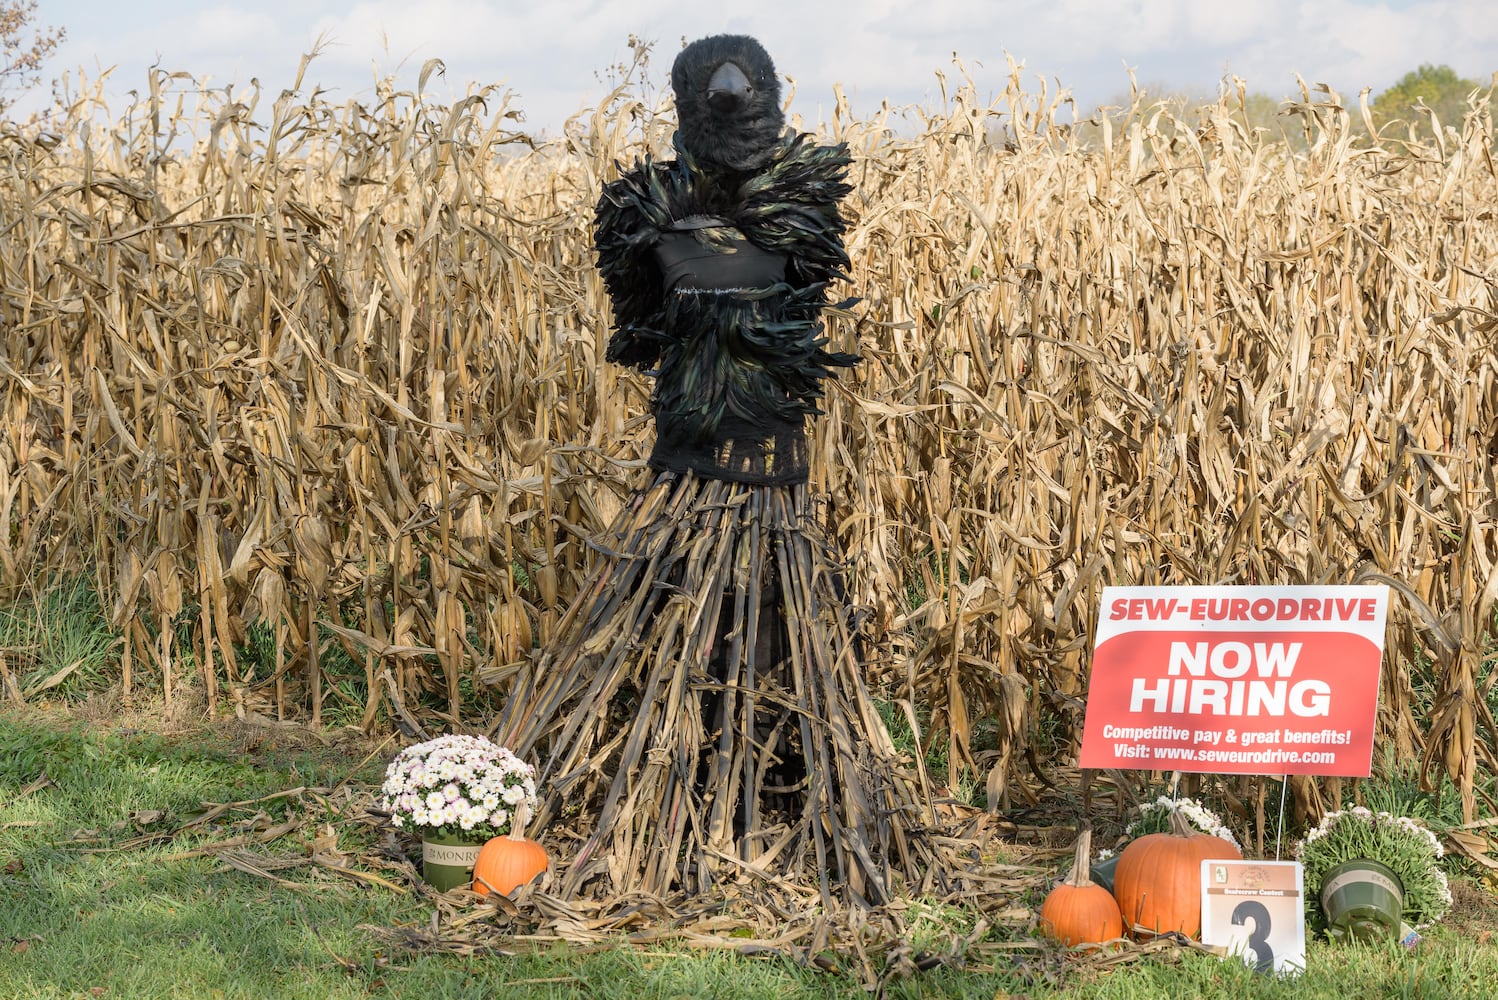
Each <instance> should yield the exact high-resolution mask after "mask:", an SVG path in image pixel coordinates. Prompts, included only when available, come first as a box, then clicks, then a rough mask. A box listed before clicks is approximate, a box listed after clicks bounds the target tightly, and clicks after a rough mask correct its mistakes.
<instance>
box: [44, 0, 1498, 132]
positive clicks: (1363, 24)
mask: <svg viewBox="0 0 1498 1000" xmlns="http://www.w3.org/2000/svg"><path fill="white" fill-rule="evenodd" d="M68 7H69V10H67V11H62V12H56V11H48V10H46V9H44V10H43V11H42V14H43V20H47V19H49V18H50V19H51V20H53V21H59V22H60V23H63V24H64V25H65V26H66V27H67V28H68V30H69V34H70V38H69V40H68V42H67V43H66V44H65V48H64V50H63V51H61V52H59V54H58V56H57V57H56V58H55V59H54V60H53V61H52V63H51V64H50V65H49V67H48V68H49V69H50V70H53V71H56V72H61V71H62V70H64V69H67V68H70V67H76V66H78V65H79V64H82V65H84V66H86V67H88V69H89V72H90V73H92V72H93V67H94V66H95V65H96V61H97V64H102V65H104V66H108V65H110V64H112V63H118V64H119V69H118V70H117V71H116V76H115V78H114V79H113V81H112V82H113V84H114V90H115V91H116V92H123V91H125V90H128V89H132V88H135V89H141V88H143V87H144V84H145V78H146V68H147V67H148V66H150V65H152V64H153V63H154V62H155V61H156V60H157V58H158V57H159V58H160V61H161V65H162V66H163V67H164V68H166V69H170V70H185V71H188V72H191V73H193V74H195V75H197V76H204V75H208V76H211V77H212V81H213V83H215V84H217V85H222V84H225V83H229V82H235V83H236V85H237V86H239V87H241V88H242V87H245V86H247V85H248V83H249V79H250V78H251V77H252V76H254V77H258V78H259V79H260V80H261V81H262V83H263V84H264V85H265V87H266V88H267V89H270V90H278V89H279V88H281V87H284V86H288V85H289V84H290V82H291V80H292V78H293V75H294V74H295V72H296V67H297V62H298V59H299V57H300V56H301V54H302V53H303V52H305V51H308V50H309V49H310V48H311V46H312V45H313V43H314V41H315V40H316V39H317V38H318V37H319V35H321V34H323V33H326V34H327V37H328V38H329V40H330V44H329V45H328V46H327V48H326V49H325V50H324V52H323V53H322V55H321V56H320V57H319V58H318V59H317V60H315V61H314V62H313V64H312V66H311V68H310V69H309V72H308V79H307V84H308V86H309V87H310V85H312V84H320V85H321V86H323V87H324V88H325V89H330V90H332V91H333V92H334V95H333V96H334V97H335V98H356V97H360V96H368V94H369V93H370V92H371V90H372V87H373V83H374V80H375V78H376V76H377V75H388V74H398V78H399V81H400V83H401V85H402V86H414V85H415V82H416V77H417V74H418V73H419V72H420V69H421V66H422V64H423V63H424V62H425V61H426V60H428V59H431V58H439V59H441V60H442V61H443V63H444V64H445V66H446V74H445V77H443V78H441V79H433V80H432V81H430V82H429V85H428V86H429V90H430V91H431V92H432V94H433V95H434V96H435V97H437V98H439V99H448V98H451V97H456V96H458V95H461V94H463V93H465V92H466V91H467V90H468V89H469V87H470V85H486V84H495V83H500V82H503V83H504V84H505V86H506V87H507V88H509V89H510V90H512V91H513V92H515V94H516V95H517V100H516V102H515V103H516V104H518V106H519V107H520V108H522V109H523V110H524V111H525V112H526V114H527V118H528V122H529V124H530V126H531V127H532V128H536V129H539V128H546V129H549V130H553V131H554V130H556V129H557V128H559V127H560V124H561V122H562V120H563V119H564V118H565V117H567V116H568V115H570V114H571V113H573V112H575V111H577V110H579V109H581V108H583V107H586V106H591V105H592V104H593V103H595V102H597V101H598V100H600V99H601V98H602V97H603V96H604V95H605V94H606V93H607V90H608V79H609V76H608V71H609V69H610V67H611V66H613V65H615V64H617V63H620V62H621V61H627V59H628V57H629V51H628V48H627V45H626V42H627V39H628V38H629V37H630V36H631V35H636V36H639V37H641V38H643V39H645V40H646V41H649V42H653V43H654V49H653V51H652V58H651V69H650V78H649V82H650V84H651V85H652V86H653V87H654V88H657V89H659V88H662V87H665V86H667V77H668V70H669V68H670V64H671V60H672V59H673V58H674V56H675V54H676V52H677V50H678V48H679V46H680V43H681V40H682V38H683V37H685V38H688V39H691V38H697V37H700V36H702V35H706V34H712V33H715V32H719V31H733V32H743V33H748V34H753V35H755V36H756V37H758V38H759V39H760V40H761V41H762V42H763V43H764V44H765V47H766V48H767V49H768V50H769V51H770V54H771V55H772V56H773V57H774V59H775V61H776V65H777V67H778V68H779V69H780V70H781V72H782V73H785V74H787V75H789V76H790V77H792V78H794V79H795V81H796V85H797V98H796V103H795V105H794V106H793V110H794V111H797V112H799V113H800V114H802V115H803V117H806V118H809V119H816V118H817V117H819V114H820V113H821V112H822V111H823V110H824V109H826V108H829V107H830V106H831V103H832V97H833V95H832V87H833V84H834V83H841V84H842V85H843V87H844V89H845V91H846V92H847V93H848V95H849V97H850V98H851V99H852V101H853V103H854V108H855V110H856V111H860V112H865V113H866V112H869V111H872V110H873V109H874V108H876V107H877V106H878V104H879V102H880V101H881V100H882V99H886V98H887V99H888V100H889V101H890V102H891V103H892V104H895V105H904V104H908V103H911V102H916V101H925V102H928V103H934V102H935V101H936V100H937V99H938V90H937V83H936V73H937V72H938V71H942V72H945V73H946V74H947V76H948V78H952V77H953V76H954V68H953V66H952V58H953V55H954V54H955V55H956V56H957V57H958V58H960V59H961V60H962V63H963V65H964V66H965V67H966V68H967V70H968V71H969V72H970V73H971V74H972V76H973V77H974V79H975V81H976V83H977V84H978V88H979V91H980V95H982V96H987V95H988V94H992V93H997V92H999V91H1001V90H1002V89H1003V87H1004V85H1005V82H1006V79H1007V76H1008V69H1007V64H1006V53H1008V54H1011V55H1013V57H1014V58H1015V59H1017V60H1020V61H1021V62H1023V64H1024V78H1023V79H1024V82H1025V84H1026V86H1027V88H1031V89H1038V87H1039V80H1040V79H1044V80H1045V81H1046V82H1047V85H1048V87H1050V88H1051V89H1052V90H1053V91H1054V89H1055V86H1056V84H1057V83H1058V82H1059V84H1060V86H1062V87H1064V88H1067V89H1069V90H1071V91H1072V93H1073V94H1074V95H1075V97H1076V99H1077V102H1078V104H1079V106H1080V107H1081V108H1082V109H1083V110H1085V109H1087V108H1089V107H1090V106H1092V105H1093V104H1096V103H1099V102H1103V101H1107V100H1110V99H1112V98H1114V97H1116V96H1118V95H1120V94H1122V93H1124V92H1126V91H1127V89H1128V84H1129V78H1128V74H1127V71H1126V68H1125V67H1132V68H1133V69H1134V70H1135V71H1136V75H1137V77H1138V79H1139V81H1140V82H1141V83H1147V84H1158V85H1163V86H1168V87H1171V88H1173V89H1182V90H1189V91H1191V92H1194V93H1199V94H1200V93H1208V92H1211V91H1212V90H1214V89H1215V88H1216V85H1217V83H1218V81H1219V80H1220V79H1221V77H1222V76H1223V75H1224V73H1232V74H1236V75H1237V76H1240V77H1243V78H1245V79H1246V80H1247V81H1248V84H1249V87H1250V88H1251V89H1254V90H1259V91H1263V92H1266V93H1269V94H1271V95H1274V96H1280V95H1283V94H1287V93H1290V92H1291V91H1293V90H1294V88H1295V74H1296V73H1297V72H1298V73H1300V74H1301V75H1302V76H1303V77H1305V79H1306V80H1307V81H1308V82H1318V81H1324V82H1326V83H1329V84H1331V85H1332V86H1334V87H1336V88H1337V89H1338V90H1339V91H1341V92H1342V93H1343V94H1344V95H1354V94H1356V93H1357V91H1358V89H1359V88H1361V87H1363V86H1369V87H1372V88H1374V90H1375V91H1377V90H1379V89H1382V88H1384V87H1387V86H1389V85H1390V84H1392V83H1393V82H1394V81H1395V80H1397V79H1398V78H1399V77H1400V76H1401V75H1403V74H1404V73H1405V72H1408V71H1409V70H1412V69H1414V68H1416V67H1417V66H1419V65H1420V64H1421V63H1427V62H1431V63H1447V64H1449V65H1451V66H1452V67H1453V68H1455V69H1456V70H1457V72H1459V73H1461V74H1463V75H1465V76H1469V77H1473V78H1475V79H1478V80H1480V81H1483V82H1486V80H1487V79H1488V76H1489V74H1490V73H1491V72H1492V71H1493V70H1495V69H1498V18H1493V17H1492V16H1491V12H1490V3H1489V0H1416V2H1412V3H1408V2H1407V3H1399V2H1398V0H1390V2H1371V0H1261V2H1248V0H1236V2H1232V3H1229V4H1209V3H1203V2H1201V0H1121V2H1120V0H1012V2H1009V3H1005V4H995V3H992V2H991V0H867V2H858V0H821V2H819V0H757V2H756V3H755V4H753V5H752V6H749V5H745V4H742V3H729V2H727V0H696V2H693V3H688V4H683V3H681V2H680V0H674V2H666V0H633V2H618V0H432V2H429V3H423V4H413V3H410V2H409V0H405V2H395V0H363V2H359V3H356V4H354V5H352V6H350V5H348V4H340V3H335V2H333V0H300V2H292V0H260V2H258V3H254V4H251V3H248V2H220V3H214V4H213V5H212V6H209V7H203V8H197V9H193V8H190V7H187V6H186V5H180V4H177V3H175V2H167V0H134V2H133V3H131V4H130V5H124V4H120V3H118V2H117V0H115V2H113V3H107V2H104V0H74V2H72V3H70V4H69V5H68ZM43 96H45V95H43Z"/></svg>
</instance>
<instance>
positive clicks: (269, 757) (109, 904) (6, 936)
mask: <svg viewBox="0 0 1498 1000" xmlns="http://www.w3.org/2000/svg"><path fill="white" fill-rule="evenodd" d="M298 732H299V731H289V730H271V731H256V730H247V729H245V728H244V727H239V726H236V725H227V724H220V725H217V726H215V727H212V728H208V727H203V728H197V729H194V730H192V731H190V732H186V733H182V734H179V735H176V736H164V735H159V734H155V733H152V732H149V731H145V730H142V729H134V728H126V727H124V726H121V725H119V724H109V723H104V724H100V723H98V722H97V721H91V720H90V719H89V718H88V717H87V716H86V715H85V714H83V713H80V712H79V710H78V708H77V706H76V705H75V706H73V707H72V708H71V709H70V710H69V712H68V713H66V714H63V713H60V712H58V711H57V710H56V709H53V710H47V711H43V710H39V709H19V708H7V709H3V710H0V945H3V947H0V983H3V984H4V991H3V992H4V996H5V997H6V998H7V1000H53V998H64V997H67V998H71V997H80V998H81V997H91V996H106V997H129V998H132V1000H158V998H160V1000H167V998H187V997H192V998H200V997H210V998H224V1000H231V998H240V997H244V998H250V997H254V998H264V997H276V998H287V1000H301V998H308V1000H311V998H316V1000H342V998H367V997H413V998H415V997H419V998H423V1000H428V998H460V997H475V998H478V997H484V998H489V997H495V996H502V997H506V998H512V997H513V998H532V997H534V998H553V997H556V998H560V997H590V998H591V997H598V998H629V1000H654V998H661V1000H667V998H675V997H724V998H735V997H743V998H774V997H812V998H816V997H826V998H852V997H860V996H865V995H867V994H866V992H865V991H864V989H863V986H862V984H861V983H860V982H858V981H857V980H856V979H855V978H854V977H852V976H851V975H848V974H845V973H833V972H824V971H820V970H816V969H811V968H806V967H802V966H800V965H797V964H795V963H793V962H791V961H788V960H785V959H778V958H748V957H742V956H738V955H734V954H728V953H722V952H716V951H698V950H692V949H687V948H662V947H653V948H635V947H630V946H629V945H628V944H627V943H626V942H624V941H623V940H622V939H621V940H619V941H617V942H616V943H612V944H608V945H605V946H604V947H601V948H586V949H585V948H573V947H566V946H560V947H555V948H544V949H537V948H530V947H526V946H523V945H516V944H515V942H513V941H501V942H500V943H502V944H505V945H506V946H507V947H508V948H510V949H512V950H514V951H515V953H514V954H510V955H474V956H463V955H452V954H436V953H422V954H416V953H411V952H408V951H405V950H399V949H393V948H391V947H390V946H389V945H387V944H385V943H383V941H382V939H380V938H378V937H377V936H376V935H375V934H374V933H372V932H371V931H370V930H368V929H367V928H368V927H386V928H389V927H395V926H398V925H405V926H413V927H424V926H426V925H428V924H429V923H430V921H431V920H432V917H433V913H434V908H433V906H432V904H431V903H430V902H428V901H426V900H424V899H422V898H421V897H420V896H419V895H418V894H416V893H414V892H404V893H401V892H397V891H394V890H392V889H390V888H386V887H382V886H377V885H372V884H367V883H364V882H357V881H353V880H350V879H346V878H338V877H336V876H332V875H327V874H325V873H322V872H321V871H320V870H319V869H316V868H307V867H305V866H303V867H297V868H293V869H288V871H287V872H286V873H285V874H284V875H283V876H282V877H283V879H284V881H285V882H286V883H291V884H281V883H277V882H275V881H272V880H269V879H266V878H263V877H259V876H255V875H250V874H246V873H244V872H242V871H239V870H236V869H234V868H232V867H230V866H228V865H227V864H225V863H224V862H222V861H221V860H220V859H219V858H217V857H215V856H212V855H208V854H199V855H196V856H194V855H193V854H192V852H193V849H194V847H200V846H202V845H203V844H205V843H209V842H214V841H221V840H222V839H223V838H224V837H226V836H229V835H232V834H233V833H234V832H235V831H236V830H251V831H253V830H258V829H264V828H266V827H267V826H271V825H274V824H276V823H281V822H285V821H288V820H303V821H305V822H303V823H302V825H301V826H300V827H298V828H297V829H296V830H295V831H294V832H292V833H290V834H288V835H286V836H284V837H281V838H279V839H277V840H275V841H273V842H272V843H271V844H269V845H268V846H267V847H266V848H265V849H264V850H265V851H268V852H273V853H275V854H277V855H279V856H282V857H286V858H288V859H294V858H297V857H301V856H305V855H306V853H307V852H308V851H310V850H311V849H312V847H313V839H314V838H316V837H318V836H319V835H325V834H326V832H327V831H326V830H325V829H324V823H331V826H332V833H333V835H334V836H335V838H336V849H337V850H339V851H342V852H344V853H346V854H348V855H350V856H352V857H354V858H356V859H357V858H367V857H371V856H376V857H377V856H378V855H379V852H380V851H381V850H383V849H384V847H385V834H384V832H383V831H382V830H380V829H378V828H376V827H372V826H369V825H366V824H361V823H355V822H351V821H350V820H349V818H348V816H347V815H346V814H337V813H333V812H330V813H328V814H327V815H326V816H319V815H317V812H316V809H315V807H314V808H313V810H312V813H311V815H310V816H308V815H305V809H306V807H305V805H297V804H295V803H294V802H293V801H292V800H291V799H288V798H281V799H277V800H274V801H266V802H263V803H260V804H254V805H250V806H246V807H245V808H243V809H241V810H238V811H231V812H229V813H227V814H225V815H224V817H223V818H222V820H221V821H220V822H217V823H215V824H212V825H205V826H204V827H203V828H202V829H201V830H195V831H192V832H190V833H188V834H182V835H178V836H177V837H175V838H172V839H171V840H167V841H163V842H161V843H157V844H151V843H142V842H141V838H142V837H144V836H147V835H150V834H153V833H157V834H164V833H166V832H167V831H170V830H171V829H173V828H174V827H176V826H179V825H181V824H183V823H188V822H191V821H192V820H193V819H194V818H195V817H198V816H201V815H202V814H203V809H204V804H205V803H224V802H246V801H249V800H254V799H257V798H261V797H264V796H268V795H273V794H275V793H277V792H282V791H285V790H287V789H291V788H294V787H297V786H301V785H322V786H333V785H337V784H339V783H340V782H346V783H347V785H346V786H360V787H368V786H371V785H373V784H374V783H377V782H378V780H379V777H380V773H381V768H382V765H383V760H384V757H383V755H379V754H376V755H375V756H374V757H373V758H372V759H370V760H367V761H364V762H363V763H361V761H363V760H364V758H365V757H366V755H367V754H368V752H369V750H371V749H374V748H373V747H372V746H370V745H368V744H365V743H363V742H341V741H339V740H333V741H332V742H328V743H325V742H323V741H322V740H318V739H311V738H307V737H306V736H304V735H298ZM325 738H327V737H325ZM352 739H353V738H352V737H350V740H352ZM44 776H45V777H44ZM380 874H381V875H382V876H384V877H387V878H391V879H392V880H393V881H394V882H395V883H396V884H400V880H399V879H396V878H394V877H393V876H391V875H390V872H389V871H381V872H380ZM972 916H973V915H972V914H970V913H966V912H963V911H958V910H955V909H953V910H950V911H945V910H943V909H942V908H940V907H932V908H930V909H929V910H928V911H926V912H925V913H924V914H923V915H922V916H921V918H920V919H917V920H914V921H912V923H911V926H912V927H913V928H917V929H919V930H920V932H922V933H925V932H927V931H928V930H929V932H930V933H931V934H933V935H936V936H939V935H940V934H942V933H943V932H944V931H945V930H946V929H947V928H951V927H960V926H961V925H962V924H963V922H964V921H966V920H971V919H972ZM1495 917H1498V906H1495V904H1494V903H1493V901H1492V900H1491V899H1490V898H1489V897H1487V896H1485V895H1483V894H1481V893H1478V892H1476V891H1475V890H1472V889H1470V888H1465V887H1463V888H1462V891H1461V892H1460V893H1459V899H1458V907H1457V911H1456V912H1455V914H1454V915H1453V917H1452V919H1451V920H1450V921H1449V923H1447V924H1445V925H1442V926H1440V927H1438V928H1436V929H1435V930H1433V931H1432V932H1431V933H1430V934H1429V936H1428V937H1427V939H1426V940H1425V941H1424V942H1423V943H1422V944H1421V945H1420V946H1419V948H1417V949H1416V950H1414V951H1405V950H1403V949H1401V948H1398V947H1397V946H1390V947H1387V948H1359V947H1334V946H1331V945H1328V944H1324V943H1316V942H1313V943H1312V944H1311V946H1310V951H1309V953H1308V965H1309V969H1308V971H1307V972H1306V973H1305V974H1304V975H1303V976H1301V977H1299V978H1298V979H1294V980H1286V981H1276V980H1272V979H1265V978H1262V977H1258V976H1254V975H1253V974H1251V973H1249V972H1247V971H1246V970H1240V969H1238V968H1237V967H1236V966H1234V965H1232V964H1229V963H1221V962H1219V961H1217V960H1216V959H1213V958H1210V957H1207V956H1203V955H1199V954H1196V953H1191V952H1186V953H1184V954H1175V955H1173V956H1162V957H1160V958H1149V957H1139V958H1137V959H1136V960H1135V961H1133V962H1130V963H1127V964H1121V965H1118V966H1117V967H1112V968H1099V967H1097V966H1096V965H1089V964H1088V963H1086V962H1081V963H1078V962H1072V963H1066V962H1064V961H1063V960H1062V958H1061V957H1060V956H1059V955H1057V954H1056V953H1054V952H1049V951H1039V952H1037V951H1034V950H1033V949H1032V950H1022V951H1017V952H1015V953H1014V954H1015V955H1016V956H1022V957H1019V958H1016V960H1015V961H1013V963H1010V962H1008V961H1002V962H998V963H996V964H995V967H993V968H974V969H966V970H964V969H956V968H938V969H935V970H931V971H929V972H926V973H922V974H920V975H918V976H916V977H914V978H910V979H904V980H899V981H896V982H894V983H891V984H889V986H888V988H887V991H886V993H885V995H886V996H889V997H908V998H916V997H957V998H980V997H981V998H984V1000H988V998H991V997H995V996H1019V995H1023V996H1028V997H1032V998H1080V997H1089V998H1101V1000H1128V998H1141V1000H1142V998H1160V997H1193V998H1194V997H1204V998H1209V1000H1213V998H1223V1000H1226V998H1229V997H1232V998H1238V997H1302V996H1304V997H1312V996H1315V997H1320V996H1334V995H1339V994H1340V995H1363V996H1369V997H1375V996H1376V997H1429V998H1436V997H1443V998H1444V997H1478V996H1484V995H1486V993H1485V992H1484V991H1485V990H1486V989H1487V988H1488V987H1487V984H1489V983H1491V982H1495V981H1498V948H1495V947H1494V946H1493V944H1492V943H1491V941H1490V940H1489V938H1488V936H1487V935H1488V934H1489V933H1490V932H1488V931H1487V930H1486V927H1490V926H1492V924H1493V923H1494V920H1495ZM1166 957H1168V958H1169V960H1168V961H1167V960H1163V959H1164V958H1166Z"/></svg>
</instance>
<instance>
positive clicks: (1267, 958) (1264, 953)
mask: <svg viewBox="0 0 1498 1000" xmlns="http://www.w3.org/2000/svg"><path fill="white" fill-rule="evenodd" d="M1228 919H1229V920H1231V921H1232V922H1233V923H1234V924H1236V925H1237V926H1239V927H1242V926H1243V925H1244V924H1246V923H1248V921H1250V920H1252V921H1253V922H1254V929H1253V933H1251V934H1249V936H1248V946H1249V947H1250V948H1252V949H1253V953H1254V958H1255V959H1256V961H1255V962H1254V969H1255V971H1258V972H1273V971H1274V949H1273V948H1271V947H1269V930H1270V926H1271V921H1270V919H1269V908H1268V907H1267V906H1265V905H1264V904H1263V903H1261V902H1259V901H1258V900H1256V899H1245V900H1244V901H1243V902H1241V903H1239V904H1238V905H1237V906H1235V907H1233V915H1232V916H1231V917H1229V918H1228Z"/></svg>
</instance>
